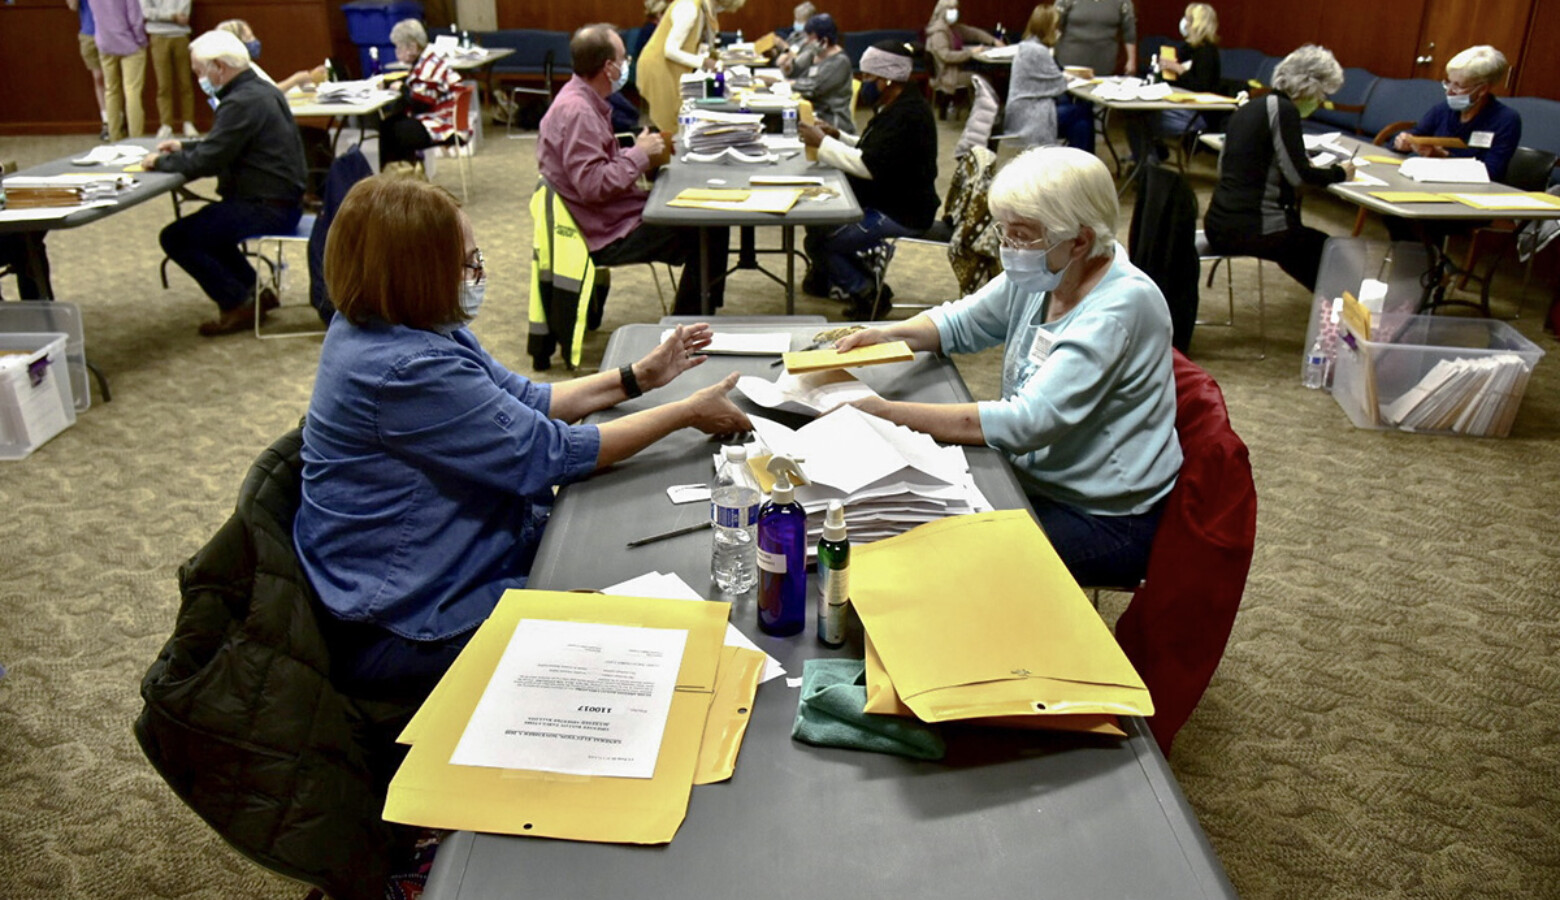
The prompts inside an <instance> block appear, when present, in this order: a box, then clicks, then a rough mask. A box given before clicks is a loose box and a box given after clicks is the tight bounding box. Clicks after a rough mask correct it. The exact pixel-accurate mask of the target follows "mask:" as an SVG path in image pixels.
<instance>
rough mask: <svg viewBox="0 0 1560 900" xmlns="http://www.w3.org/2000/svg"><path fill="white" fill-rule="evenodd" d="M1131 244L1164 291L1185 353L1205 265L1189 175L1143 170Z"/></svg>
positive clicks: (1175, 340)
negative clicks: (1202, 259)
mask: <svg viewBox="0 0 1560 900" xmlns="http://www.w3.org/2000/svg"><path fill="white" fill-rule="evenodd" d="M1128 245H1129V248H1130V254H1129V255H1130V258H1131V260H1132V263H1133V265H1135V266H1137V267H1138V268H1139V269H1142V270H1143V272H1144V273H1145V274H1147V275H1148V277H1150V278H1152V279H1153V280H1154V283H1155V284H1157V285H1159V290H1160V292H1161V293H1163V294H1164V295H1165V303H1166V304H1168V305H1169V308H1170V323H1171V328H1172V331H1173V336H1172V338H1171V342H1172V343H1173V344H1174V345H1175V348H1176V349H1177V350H1180V351H1181V352H1183V353H1184V352H1186V350H1187V348H1188V347H1190V346H1191V343H1192V329H1193V327H1195V326H1196V324H1197V303H1198V298H1199V291H1198V280H1199V278H1200V277H1201V275H1202V266H1201V263H1200V261H1199V257H1198V253H1197V195H1196V194H1194V193H1192V189H1191V186H1190V185H1188V184H1187V183H1186V179H1185V178H1182V177H1181V176H1180V175H1178V174H1176V173H1175V172H1172V171H1170V170H1169V169H1167V168H1165V167H1163V166H1154V165H1151V166H1144V167H1143V168H1142V169H1141V170H1140V175H1139V181H1138V196H1137V202H1136V203H1135V204H1134V205H1133V207H1132V227H1131V230H1130V232H1129V237H1128Z"/></svg>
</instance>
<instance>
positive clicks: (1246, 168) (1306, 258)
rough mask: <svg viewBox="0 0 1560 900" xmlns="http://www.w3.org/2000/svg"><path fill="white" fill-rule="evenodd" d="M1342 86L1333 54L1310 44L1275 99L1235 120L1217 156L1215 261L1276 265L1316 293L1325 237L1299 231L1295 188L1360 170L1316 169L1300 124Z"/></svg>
mask: <svg viewBox="0 0 1560 900" xmlns="http://www.w3.org/2000/svg"><path fill="white" fill-rule="evenodd" d="M1342 86H1343V69H1342V67H1340V66H1339V65H1338V61H1337V60H1335V59H1333V55H1332V52H1331V51H1329V50H1327V49H1326V48H1324V47H1316V46H1313V45H1310V44H1307V45H1305V46H1304V47H1301V48H1300V49H1298V50H1296V51H1295V52H1293V53H1291V54H1289V55H1288V56H1286V57H1284V61H1283V62H1281V63H1279V64H1278V68H1277V69H1276V70H1274V73H1273V92H1272V93H1270V94H1268V95H1266V96H1264V97H1259V98H1257V99H1256V100H1252V101H1251V102H1250V103H1247V104H1246V105H1245V106H1242V107H1241V108H1240V109H1237V110H1236V111H1235V112H1234V113H1233V114H1232V115H1231V116H1230V121H1229V127H1228V128H1227V129H1226V130H1225V134H1224V152H1223V153H1221V154H1219V184H1218V186H1217V187H1215V188H1214V189H1213V202H1212V203H1210V204H1209V206H1208V215H1207V218H1206V219H1204V221H1203V227H1204V229H1205V230H1206V232H1207V235H1208V244H1209V246H1210V247H1211V248H1212V249H1213V251H1214V252H1215V253H1221V254H1228V255H1231V256H1256V257H1260V258H1262V259H1271V260H1273V261H1274V262H1276V263H1278V265H1279V267H1280V268H1282V269H1283V270H1284V271H1285V272H1286V273H1288V275H1289V277H1291V278H1293V279H1294V280H1296V281H1298V282H1300V283H1301V284H1303V285H1305V287H1306V289H1307V290H1310V291H1314V290H1316V269H1317V267H1318V266H1319V265H1320V264H1321V261H1322V245H1323V244H1324V243H1326V241H1327V235H1326V234H1325V233H1323V232H1320V231H1317V230H1316V229H1315V228H1307V227H1305V226H1304V225H1301V224H1300V206H1299V202H1298V201H1297V200H1296V198H1295V188H1296V187H1298V186H1299V185H1301V184H1311V185H1316V186H1317V187H1324V186H1326V185H1329V184H1336V183H1338V182H1340V181H1347V180H1348V179H1350V178H1352V177H1354V166H1353V164H1352V163H1349V162H1343V163H1339V164H1338V165H1334V166H1327V167H1326V168H1317V167H1316V166H1313V165H1311V161H1310V160H1309V159H1308V158H1307V157H1306V154H1305V145H1304V143H1303V142H1302V141H1301V139H1300V120H1301V119H1303V118H1305V117H1306V116H1309V115H1310V114H1311V113H1313V112H1315V111H1316V107H1317V106H1319V105H1320V104H1321V102H1322V98H1323V97H1325V96H1326V95H1328V94H1331V93H1332V92H1333V91H1336V90H1337V89H1338V88H1339V87H1342Z"/></svg>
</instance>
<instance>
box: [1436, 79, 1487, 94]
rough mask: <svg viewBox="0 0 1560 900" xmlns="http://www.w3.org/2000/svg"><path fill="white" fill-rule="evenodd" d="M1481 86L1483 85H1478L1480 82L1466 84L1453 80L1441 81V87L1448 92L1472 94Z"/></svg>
mask: <svg viewBox="0 0 1560 900" xmlns="http://www.w3.org/2000/svg"><path fill="white" fill-rule="evenodd" d="M1480 87H1481V85H1478V84H1466V85H1465V84H1457V83H1455V82H1451V81H1443V82H1441V89H1442V90H1444V91H1446V92H1447V93H1448V94H1471V93H1473V92H1474V91H1476V90H1478V89H1479V88H1480Z"/></svg>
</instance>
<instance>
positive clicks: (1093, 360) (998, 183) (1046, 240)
mask: <svg viewBox="0 0 1560 900" xmlns="http://www.w3.org/2000/svg"><path fill="white" fill-rule="evenodd" d="M988 201H989V203H990V205H991V212H992V214H993V215H994V216H995V217H996V220H997V227H998V230H999V232H1000V234H1001V236H1002V250H1001V253H1002V264H1003V266H1004V268H1005V269H1006V271H1005V272H1004V273H1003V274H1002V275H999V276H998V277H996V278H994V279H992V280H991V281H990V282H989V283H987V284H986V286H985V287H983V288H981V289H980V290H979V291H976V292H975V293H974V294H971V295H970V296H968V297H965V298H964V299H962V300H958V301H955V302H953V303H947V304H944V305H942V306H940V307H938V308H936V309H933V310H931V311H929V312H926V313H922V314H920V315H918V316H916V317H915V318H913V319H910V320H908V321H905V322H899V323H895V324H892V325H887V326H883V327H878V328H871V329H868V330H866V331H862V332H858V333H856V334H853V335H849V336H847V337H845V338H842V339H841V340H840V341H839V343H838V346H839V347H841V348H842V349H849V348H851V347H857V346H862V345H865V344H875V343H879V342H882V341H893V340H903V341H906V342H908V343H909V344H910V346H911V347H912V348H914V349H916V350H929V351H938V350H940V351H943V352H948V353H972V352H975V351H977V350H982V349H985V348H987V347H992V346H995V345H997V344H1005V345H1006V348H1005V350H1004V353H1003V365H1002V397H1001V399H998V400H986V401H981V402H979V403H952V404H947V403H908V402H901V401H894V400H888V399H881V398H872V399H869V400H864V401H860V402H858V403H856V404H855V405H856V406H857V407H858V408H859V409H862V410H863V411H865V412H868V413H871V414H873V415H876V416H881V417H882V418H885V419H888V420H890V421H893V422H897V423H898V424H900V425H904V426H907V427H909V428H914V429H916V430H917V431H922V432H925V433H927V434H930V435H931V436H933V437H935V438H937V439H938V440H941V441H947V442H951V443H960V444H977V445H978V444H984V445H989V446H991V447H995V448H996V449H998V450H1001V451H1002V452H1004V453H1005V454H1007V456H1008V458H1009V460H1010V461H1011V462H1012V464H1013V468H1014V471H1015V473H1016V474H1017V475H1018V477H1019V480H1020V481H1021V482H1022V483H1023V485H1024V489H1025V491H1026V493H1028V494H1029V497H1030V502H1031V503H1032V504H1033V505H1034V508H1035V513H1036V515H1037V517H1038V518H1039V520H1040V525H1041V527H1042V528H1044V529H1045V532H1046V535H1047V536H1048V537H1049V538H1050V540H1051V544H1052V546H1054V547H1055V548H1056V551H1057V553H1058V555H1060V556H1061V558H1062V561H1063V562H1065V563H1066V564H1067V567H1068V569H1069V570H1070V571H1071V572H1072V574H1073V577H1075V578H1076V579H1077V580H1078V581H1079V583H1081V584H1136V583H1137V582H1138V580H1139V579H1141V578H1142V576H1143V572H1144V570H1145V569H1146V568H1147V565H1148V553H1149V547H1150V546H1151V545H1152V543H1153V539H1154V532H1155V530H1156V529H1157V528H1158V525H1159V516H1160V512H1161V511H1162V509H1163V507H1164V500H1165V498H1166V497H1167V496H1168V495H1169V493H1170V489H1171V488H1172V487H1173V486H1174V485H1175V479H1176V475H1177V474H1178V473H1179V472H1180V469H1181V445H1180V442H1179V441H1178V440H1177V438H1176V433H1175V380H1174V375H1173V373H1172V370H1171V352H1170V312H1169V309H1168V307H1167V306H1166V304H1165V298H1164V295H1163V294H1161V293H1160V292H1159V288H1157V287H1155V285H1154V282H1153V281H1152V280H1151V279H1150V278H1149V277H1148V276H1147V275H1145V274H1143V272H1142V271H1140V270H1139V269H1138V268H1137V267H1136V266H1134V265H1132V263H1131V262H1130V261H1129V260H1128V259H1127V254H1126V253H1124V252H1122V251H1121V248H1120V245H1119V244H1117V242H1116V237H1115V232H1116V223H1117V219H1118V217H1119V215H1120V209H1119V207H1118V205H1117V202H1116V187H1115V184H1114V182H1113V181H1112V180H1111V177H1110V173H1109V172H1108V171H1107V170H1106V168H1105V164H1104V163H1102V162H1100V160H1099V158H1098V157H1096V156H1093V155H1092V154H1088V153H1084V152H1083V151H1082V150H1077V149H1075V148H1072V147H1040V148H1036V149H1032V150H1028V151H1025V152H1024V153H1023V154H1022V155H1021V156H1019V157H1018V158H1017V159H1015V160H1014V161H1013V162H1012V163H1010V164H1008V165H1007V166H1006V167H1004V168H1003V169H1002V170H1001V171H999V172H998V173H997V176H996V178H995V179H994V180H993V181H992V183H991V192H990V195H989V197H988Z"/></svg>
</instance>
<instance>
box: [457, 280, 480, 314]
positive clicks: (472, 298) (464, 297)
mask: <svg viewBox="0 0 1560 900" xmlns="http://www.w3.org/2000/svg"><path fill="white" fill-rule="evenodd" d="M486 295H487V279H486V278H484V279H482V280H481V281H462V282H461V283H460V311H461V312H463V313H465V314H466V318H468V319H475V318H476V317H477V310H479V309H481V308H482V300H483V298H484V297H485V296H486Z"/></svg>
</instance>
